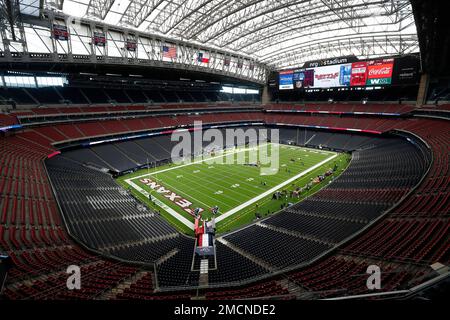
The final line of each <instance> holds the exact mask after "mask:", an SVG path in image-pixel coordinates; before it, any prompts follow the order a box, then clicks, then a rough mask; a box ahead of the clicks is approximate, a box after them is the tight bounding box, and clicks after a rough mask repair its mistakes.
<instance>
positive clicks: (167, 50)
mask: <svg viewBox="0 0 450 320" xmlns="http://www.w3.org/2000/svg"><path fill="white" fill-rule="evenodd" d="M162 51H163V58H169V59H175V58H176V57H177V47H175V46H170V47H169V46H163V47H162Z"/></svg>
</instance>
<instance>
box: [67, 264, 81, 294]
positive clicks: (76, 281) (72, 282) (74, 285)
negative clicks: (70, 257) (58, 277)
mask: <svg viewBox="0 0 450 320" xmlns="http://www.w3.org/2000/svg"><path fill="white" fill-rule="evenodd" d="M66 273H67V274H70V276H69V278H67V282H66V286H67V289H69V290H80V289H81V269H80V267H79V266H75V265H71V266H69V267H68V268H67V271H66Z"/></svg>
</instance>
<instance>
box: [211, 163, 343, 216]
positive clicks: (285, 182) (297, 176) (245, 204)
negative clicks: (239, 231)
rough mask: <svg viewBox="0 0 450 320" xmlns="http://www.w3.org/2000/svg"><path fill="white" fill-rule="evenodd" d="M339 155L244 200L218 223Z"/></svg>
mask: <svg viewBox="0 0 450 320" xmlns="http://www.w3.org/2000/svg"><path fill="white" fill-rule="evenodd" d="M337 156H338V154H334V155H333V156H331V157H329V158H327V159H325V160H323V161H321V162H319V163H318V164H316V165H314V166H312V167H310V168H308V169H306V170H305V171H302V172H300V173H299V174H297V175H296V176H293V177H292V178H289V179H288V180H286V181H284V182H283V183H280V184H279V185H277V186H275V187H273V188H272V189H270V190H267V191H266V192H264V193H261V194H260V195H259V196H256V197H254V198H253V199H250V200H248V201H247V202H244V203H243V204H241V205H239V206H237V207H235V208H233V209H231V210H230V211H228V212H225V213H224V214H221V215H220V216H219V217H217V218H216V223H217V222H220V221H222V220H223V219H226V218H228V217H229V216H231V215H233V214H235V213H236V212H238V211H240V210H242V209H244V208H245V207H247V206H249V205H251V204H252V203H255V202H256V201H258V200H260V199H262V198H264V197H266V196H268V195H269V194H271V193H274V192H275V191H277V190H279V189H280V188H282V187H284V186H285V185H288V184H289V183H291V182H292V181H295V180H297V179H298V178H300V177H302V176H304V175H306V174H307V173H309V172H311V171H313V170H315V169H317V168H318V167H320V166H322V165H324V164H325V163H327V162H329V161H331V160H333V159H334V158H336V157H337Z"/></svg>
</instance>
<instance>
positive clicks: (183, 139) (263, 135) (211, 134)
mask: <svg viewBox="0 0 450 320" xmlns="http://www.w3.org/2000/svg"><path fill="white" fill-rule="evenodd" d="M269 133H270V143H269V139H268V136H269ZM279 140H280V135H279V130H278V129H270V130H268V129H259V130H256V129H254V128H248V129H245V130H244V129H242V128H237V129H232V128H226V129H224V130H219V129H206V130H203V127H202V122H201V121H195V122H194V128H193V129H191V130H187V129H178V130H175V131H174V132H173V133H172V137H171V141H174V142H178V143H177V144H176V145H175V146H174V147H173V148H172V152H171V158H172V162H173V163H174V164H187V163H190V162H191V161H192V160H193V157H201V158H202V159H203V160H204V161H205V162H206V163H207V164H208V165H214V164H219V165H220V164H241V165H248V166H255V167H258V168H259V169H260V175H274V174H277V173H278V169H279V148H280V147H279ZM206 143H208V145H207V146H205V147H204V145H205V144H206ZM232 149H234V151H236V152H232V153H227V151H229V150H232ZM196 160H198V158H197V159H196Z"/></svg>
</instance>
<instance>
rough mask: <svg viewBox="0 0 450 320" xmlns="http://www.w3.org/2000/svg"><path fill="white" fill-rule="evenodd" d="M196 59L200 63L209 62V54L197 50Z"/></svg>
mask: <svg viewBox="0 0 450 320" xmlns="http://www.w3.org/2000/svg"><path fill="white" fill-rule="evenodd" d="M197 61H198V62H200V63H209V55H208V53H207V52H201V51H200V52H198V53H197Z"/></svg>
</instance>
